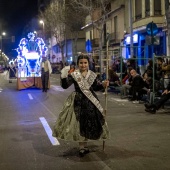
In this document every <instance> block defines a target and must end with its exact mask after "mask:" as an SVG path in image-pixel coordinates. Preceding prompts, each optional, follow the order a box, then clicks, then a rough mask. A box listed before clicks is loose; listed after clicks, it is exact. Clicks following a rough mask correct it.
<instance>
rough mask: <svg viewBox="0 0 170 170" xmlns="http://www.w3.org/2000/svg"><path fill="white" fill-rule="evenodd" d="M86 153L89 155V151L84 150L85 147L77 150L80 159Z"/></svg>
mask: <svg viewBox="0 0 170 170" xmlns="http://www.w3.org/2000/svg"><path fill="white" fill-rule="evenodd" d="M88 153H89V149H88V148H86V147H85V148H82V149H80V150H79V156H80V157H84V156H85V155H86V154H88Z"/></svg>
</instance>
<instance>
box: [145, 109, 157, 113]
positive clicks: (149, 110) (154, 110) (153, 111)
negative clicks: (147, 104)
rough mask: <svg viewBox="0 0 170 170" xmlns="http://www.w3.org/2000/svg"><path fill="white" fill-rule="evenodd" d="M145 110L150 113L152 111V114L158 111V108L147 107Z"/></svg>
mask: <svg viewBox="0 0 170 170" xmlns="http://www.w3.org/2000/svg"><path fill="white" fill-rule="evenodd" d="M145 111H146V112H149V113H152V114H155V113H156V109H155V108H146V109H145Z"/></svg>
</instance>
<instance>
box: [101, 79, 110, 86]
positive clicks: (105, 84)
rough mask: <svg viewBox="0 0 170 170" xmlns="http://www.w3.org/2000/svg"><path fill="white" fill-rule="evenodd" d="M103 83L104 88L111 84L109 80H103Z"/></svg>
mask: <svg viewBox="0 0 170 170" xmlns="http://www.w3.org/2000/svg"><path fill="white" fill-rule="evenodd" d="M102 85H103V87H104V88H106V87H108V86H109V80H104V81H102Z"/></svg>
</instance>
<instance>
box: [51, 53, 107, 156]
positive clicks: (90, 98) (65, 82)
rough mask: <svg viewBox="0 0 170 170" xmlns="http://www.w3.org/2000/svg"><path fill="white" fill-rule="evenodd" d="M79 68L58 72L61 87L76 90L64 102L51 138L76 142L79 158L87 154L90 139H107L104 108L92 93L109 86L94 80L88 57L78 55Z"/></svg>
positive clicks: (66, 68)
mask: <svg viewBox="0 0 170 170" xmlns="http://www.w3.org/2000/svg"><path fill="white" fill-rule="evenodd" d="M77 65H78V69H77V70H74V72H72V73H71V74H68V67H65V68H63V69H62V71H61V86H62V87H63V88H64V89H67V88H68V87H69V86H71V85H72V84H74V87H75V91H74V92H72V93H71V94H70V95H69V97H68V98H67V99H66V101H65V103H64V106H63V109H62V110H61V112H60V114H59V117H58V119H57V121H56V123H55V126H54V131H53V136H54V137H56V138H58V139H64V140H70V141H77V142H79V155H80V157H83V156H84V155H85V154H87V153H89V149H88V147H87V142H88V141H89V140H99V139H102V140H106V139H107V138H108V137H109V131H108V127H107V123H106V121H105V115H104V113H103V108H102V106H101V105H100V102H99V100H98V98H97V96H96V94H95V93H94V90H95V91H97V90H101V89H102V88H103V87H106V86H108V84H109V82H108V81H105V82H103V85H102V84H101V83H99V82H98V81H97V79H96V77H97V75H96V74H95V73H94V72H92V71H91V70H89V58H88V56H87V55H80V56H79V57H78V60H77Z"/></svg>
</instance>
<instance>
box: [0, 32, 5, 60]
mask: <svg viewBox="0 0 170 170" xmlns="http://www.w3.org/2000/svg"><path fill="white" fill-rule="evenodd" d="M5 35H6V33H5V32H2V34H1V35H0V38H1V59H2V37H3V36H5Z"/></svg>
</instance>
